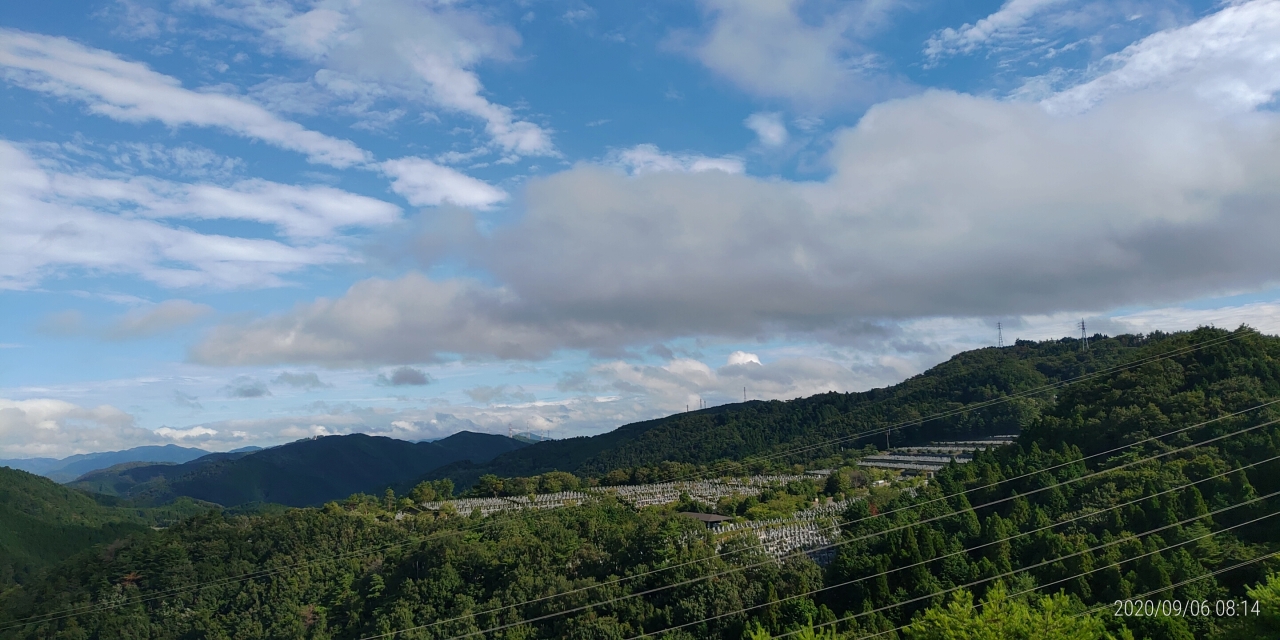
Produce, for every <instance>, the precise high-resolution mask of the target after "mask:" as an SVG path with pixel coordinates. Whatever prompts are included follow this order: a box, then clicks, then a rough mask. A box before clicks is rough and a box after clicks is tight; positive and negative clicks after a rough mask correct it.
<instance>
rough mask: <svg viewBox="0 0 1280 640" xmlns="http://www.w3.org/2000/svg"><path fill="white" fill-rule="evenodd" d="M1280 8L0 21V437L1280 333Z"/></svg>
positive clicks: (0, 449)
mask: <svg viewBox="0 0 1280 640" xmlns="http://www.w3.org/2000/svg"><path fill="white" fill-rule="evenodd" d="M1278 90H1280V2H1276V1H1270V0H1252V1H1248V2H1221V3H1208V2H1200V3H1184V2H1174V1H1168V2H1160V1H1157V2H1145V1H1141V0H1138V1H1133V2H1075V1H1071V0H1009V1H1008V2H1004V3H1001V2H965V3H956V2H928V1H901V2H900V1H894V0H867V1H864V2H826V1H802V0H794V1H786V0H738V1H731V0H698V1H696V2H649V3H591V2H578V1H571V2H560V1H547V2H540V1H533V0H528V1H523V2H508V3H484V2H463V1H431V0H363V1H361V2H357V1H354V0H320V1H316V2H288V1H285V0H231V1H223V0H177V1H172V2H170V1H163V0H154V1H153V0H117V1H107V2H62V1H57V2H46V3H36V4H32V3H8V4H7V5H5V6H4V7H0V104H2V105H3V109H4V113H5V115H6V117H5V118H4V119H3V120H0V183H3V184H0V308H2V309H3V310H4V313H3V314H0V457H29V456H64V455H68V454H72V453H81V452H86V451H97V450H108V449H116V448H124V447H128V446H135V445H140V444H163V443H179V444H184V445H189V446H201V447H205V448H208V449H211V450H212V449H230V448H235V447H239V446H245V445H250V444H252V445H269V444H276V443H280V442H286V441H289V440H293V439H297V438H300V437H305V436H309V435H315V434H326V433H350V432H355V431H363V432H368V433H379V434H385V435H391V436H395V437H401V438H409V439H418V438H431V437H439V436H442V435H447V434H448V433H451V432H454V431H457V430H459V429H472V430H479V431H489V432H495V433H505V432H507V430H508V429H511V430H515V431H538V432H542V433H546V434H549V435H551V436H552V437H565V436H571V435H583V434H592V433H599V432H602V431H606V430H609V429H612V428H614V427H616V426H618V425H620V424H624V423H626V422H630V421H634V420H637V419H644V418H649V417H654V416H659V415H665V414H667V413H670V412H673V411H681V410H684V408H685V407H686V406H691V407H697V406H698V405H699V403H702V402H705V403H708V404H713V405H714V404H721V403H724V402H732V401H735V400H741V398H742V396H743V394H744V392H745V394H746V395H747V397H751V398H784V399H785V398H793V397H798V396H803V395H809V394H812V393H817V392H821V391H827V390H842V391H850V390H861V389H866V388H871V387H875V386H882V385H885V384H891V383H894V382H897V381H899V380H901V379H903V378H905V377H907V376H910V375H913V374H915V373H918V372H920V371H922V370H924V369H926V368H928V367H929V366H932V365H933V364H936V363H937V362H940V361H942V360H944V359H946V358H947V357H949V356H950V355H952V354H954V353H956V352H958V351H961V350H965V349H969V348H975V347H980V346H986V345H990V344H992V343H994V341H995V325H996V323H997V322H1000V323H1002V325H1003V327H1004V335H1005V338H1006V340H1008V341H1012V340H1013V339H1016V338H1028V339H1043V338H1052V337H1060V336H1064V335H1072V334H1074V333H1075V330H1074V329H1073V327H1075V323H1076V322H1078V321H1079V319H1080V318H1082V317H1083V318H1086V319H1087V321H1088V323H1089V326H1090V329H1091V332H1092V331H1094V330H1097V331H1104V332H1109V333H1117V332H1125V331H1136V332H1145V331H1151V330H1155V329H1162V330H1176V329H1182V328H1189V327H1194V326H1197V325H1201V324H1216V325H1219V326H1229V327H1235V326H1237V325H1239V324H1241V323H1248V324H1250V325H1251V326H1255V327H1257V328H1259V329H1262V330H1265V331H1268V332H1276V331H1280V322H1277V321H1276V319H1275V318H1276V317H1277V316H1276V311H1277V310H1280V291H1278V290H1277V285H1278V284H1280V282H1278V280H1280V279H1278V278H1277V276H1276V274H1277V273H1280V272H1278V271H1277V267H1280V258H1278V257H1277V255H1276V252H1275V251H1274V250H1273V247H1272V246H1271V245H1270V244H1269V242H1268V239H1269V238H1274V237H1276V236H1275V232H1276V231H1280V220H1278V219H1277V217H1276V214H1275V211H1276V210H1277V208H1276V205H1277V204H1280V192H1277V190H1276V187H1275V185H1277V184H1280V153H1277V152H1278V151H1280V148H1278V147H1280V120H1277V115H1276V111H1275V106H1276V102H1275V95H1276V92H1277V91H1278Z"/></svg>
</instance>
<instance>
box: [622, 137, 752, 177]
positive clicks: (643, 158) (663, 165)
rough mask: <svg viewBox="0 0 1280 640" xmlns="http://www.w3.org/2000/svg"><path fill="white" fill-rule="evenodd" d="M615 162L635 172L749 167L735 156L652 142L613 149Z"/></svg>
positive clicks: (726, 170) (698, 170)
mask: <svg viewBox="0 0 1280 640" xmlns="http://www.w3.org/2000/svg"><path fill="white" fill-rule="evenodd" d="M608 161H609V162H610V163H611V164H614V165H617V166H619V167H622V168H623V169H626V170H627V171H628V172H630V173H631V174H632V175H641V174H645V173H654V172H678V173H700V172H703V171H721V172H724V173H742V172H743V171H745V167H744V166H743V164H742V160H741V159H739V158H735V157H733V156H721V157H719V158H712V157H708V156H703V155H698V154H692V153H684V154H669V153H663V152H662V151H661V150H660V149H658V147H657V146H655V145H652V144H638V145H636V146H634V147H631V148H629V149H623V150H621V151H616V152H614V153H612V154H611V155H610V157H609V160H608Z"/></svg>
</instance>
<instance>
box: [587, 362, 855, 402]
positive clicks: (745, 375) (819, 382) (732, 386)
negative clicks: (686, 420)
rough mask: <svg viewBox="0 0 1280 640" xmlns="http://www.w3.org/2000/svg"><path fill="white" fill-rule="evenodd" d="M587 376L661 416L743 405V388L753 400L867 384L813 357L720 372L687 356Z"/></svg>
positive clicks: (617, 365) (608, 366)
mask: <svg viewBox="0 0 1280 640" xmlns="http://www.w3.org/2000/svg"><path fill="white" fill-rule="evenodd" d="M739 353H741V352H739ZM748 355H750V354H748ZM591 375H592V376H593V377H596V378H598V379H600V380H601V382H602V383H603V385H604V386H605V387H606V388H608V389H609V390H611V391H614V392H615V393H620V394H623V395H624V396H635V397H637V398H639V399H642V401H643V402H644V404H645V405H646V406H647V407H650V410H651V411H655V412H662V413H670V412H675V411H682V410H684V408H685V407H686V406H688V407H690V408H697V407H698V403H699V400H703V401H705V402H706V403H707V404H708V405H716V404H725V403H727V402H741V401H742V397H743V389H744V387H745V389H746V395H747V397H748V399H751V400H785V399H791V398H796V397H802V396H809V395H813V394H817V393H825V392H828V391H841V392H844V391H854V390H861V389H864V388H866V385H867V382H868V381H867V379H865V378H864V377H863V376H860V375H858V374H857V373H855V372H854V371H852V370H851V369H849V368H848V367H845V366H842V365H840V364H838V363H836V362H833V361H831V360H829V359H825V358H813V357H790V358H782V359H779V360H776V361H774V362H770V363H768V364H761V363H760V362H759V361H758V360H751V361H746V362H731V363H730V364H727V365H725V366H723V367H720V368H719V369H713V368H711V367H709V366H707V365H706V364H704V363H702V362H700V361H698V360H692V359H685V358H676V359H673V360H671V361H669V362H667V363H666V364H664V365H661V366H654V365H643V364H630V363H626V362H621V361H615V362H608V363H604V364H601V365H598V366H596V367H593V368H592V370H591Z"/></svg>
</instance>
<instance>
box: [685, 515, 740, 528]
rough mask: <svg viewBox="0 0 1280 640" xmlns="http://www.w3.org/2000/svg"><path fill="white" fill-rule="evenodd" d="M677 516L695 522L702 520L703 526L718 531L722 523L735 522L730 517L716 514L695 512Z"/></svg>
mask: <svg viewBox="0 0 1280 640" xmlns="http://www.w3.org/2000/svg"><path fill="white" fill-rule="evenodd" d="M676 515H681V516H685V517H689V518H693V519H694V520H700V521H701V522H702V524H705V525H707V528H708V529H717V528H719V527H720V525H721V523H724V522H732V521H733V518H730V517H728V516H722V515H717V514H714V513H695V512H693V511H681V512H680V513H678V514H676Z"/></svg>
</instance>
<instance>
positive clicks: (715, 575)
mask: <svg viewBox="0 0 1280 640" xmlns="http://www.w3.org/2000/svg"><path fill="white" fill-rule="evenodd" d="M1276 423H1280V418H1277V419H1275V420H1270V421H1267V422H1264V423H1261V424H1257V425H1254V426H1252V427H1247V428H1245V429H1241V430H1239V431H1235V432H1233V433H1229V434H1224V435H1221V436H1216V437H1213V438H1210V439H1208V440H1204V441H1201V442H1198V443H1195V444H1191V445H1187V446H1184V447H1180V448H1177V449H1171V450H1169V451H1164V452H1161V453H1158V454H1155V455H1152V456H1149V457H1146V458H1139V459H1136V460H1131V461H1128V462H1125V463H1123V464H1119V465H1116V466H1114V467H1108V468H1106V469H1102V470H1100V471H1095V472H1092V473H1088V474H1085V475H1083V476H1077V477H1075V478H1070V479H1068V480H1066V481H1063V482H1061V483H1058V484H1056V485H1049V486H1046V487H1041V488H1038V489H1032V490H1031V491H1027V492H1026V493H1023V494H1021V495H1018V496H1009V497H1005V498H1000V499H998V500H992V501H990V502H986V503H984V504H981V505H975V506H973V507H972V508H973V509H975V510H977V509H981V508H984V507H989V506H992V505H995V504H1001V503H1004V502H1009V501H1010V500H1014V499H1016V498H1018V497H1026V496H1029V495H1032V494H1035V493H1040V492H1042V491H1047V490H1049V489H1054V488H1056V487H1059V486H1062V485H1066V484H1072V483H1075V482H1080V481H1082V480H1086V479H1088V478H1091V477H1095V476H1098V475H1102V474H1106V473H1110V472H1113V471H1118V470H1120V469H1125V468H1128V467H1132V466H1134V465H1137V464H1141V463H1144V462H1150V461H1151V460H1154V459H1156V458H1163V457H1165V456H1169V455H1173V454H1175V453H1181V452H1183V451H1186V450H1188V449H1193V448H1195V447H1200V446H1204V445H1206V444H1209V443H1211V442H1217V441H1219V440H1223V439H1225V438H1229V437H1233V436H1237V435H1241V434H1244V433H1248V432H1250V431H1253V430H1255V429H1260V428H1262V427H1266V426H1270V425H1273V424H1276ZM953 515H955V513H948V514H945V515H940V516H933V517H931V518H925V519H922V520H918V521H916V522H913V523H911V524H908V525H902V526H899V527H896V528H891V529H887V530H884V531H877V532H874V533H871V534H867V535H865V536H862V537H858V538H849V539H845V540H842V541H839V542H836V543H834V544H830V545H826V546H824V547H819V548H817V549H811V550H809V551H810V552H812V551H817V550H823V549H832V548H835V547H838V546H843V545H845V544H849V543H852V542H856V541H858V540H865V539H867V538H871V537H876V536H880V535H884V534H886V533H890V532H892V531H899V530H902V529H907V528H911V527H915V526H918V525H921V524H925V523H928V522H934V521H937V520H942V519H945V518H949V517H951V516H953ZM772 562H773V560H769V561H767V562H758V563H755V564H748V565H743V566H740V567H734V568H732V569H726V570H724V571H720V572H717V573H711V574H707V575H705V576H699V577H697V578H690V579H688V580H684V581H681V582H676V583H672V584H668V585H665V586H661V587H655V588H652V589H648V590H645V591H638V592H636V593H631V594H627V595H625V596H618V597H615V598H610V599H607V600H604V601H601V602H597V603H593V604H586V605H580V606H577V607H573V608H570V609H565V610H563V611H559V612H554V613H548V614H544V615H541V616H538V617H535V618H529V619H526V620H522V621H521V622H513V623H506V624H502V625H498V626H495V627H490V628H488V629H484V630H481V631H473V632H470V633H466V634H463V635H459V636H453V637H452V639H451V640H457V639H460V638H468V637H471V636H475V635H479V634H488V633H492V632H494V631H502V630H505V629H509V628H511V627H514V626H519V625H521V624H527V623H530V622H540V621H542V620H548V619H551V618H556V617H559V616H562V615H566V614H570V613H577V612H579V611H585V610H588V609H592V608H595V607H598V606H603V605H606V604H613V603H616V602H620V601H623V600H630V599H632V598H637V597H640V596H646V595H651V594H654V593H658V592H661V591H666V590H667V589H673V588H675V587H680V586H685V585H688V584H694V583H697V582H702V581H705V580H710V579H712V578H718V577H720V576H724V575H728V574H731V573H737V572H739V571H745V570H747V569H751V568H754V567H758V566H763V565H766V564H771V563H772ZM423 626H425V625H420V626H417V627H409V628H407V629H402V630H400V631H395V632H389V633H387V634H383V635H380V636H369V637H366V638H362V639H361V640H374V639H375V638H385V637H391V636H392V635H395V634H397V633H402V632H404V631H414V630H417V629H420V628H423Z"/></svg>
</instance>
